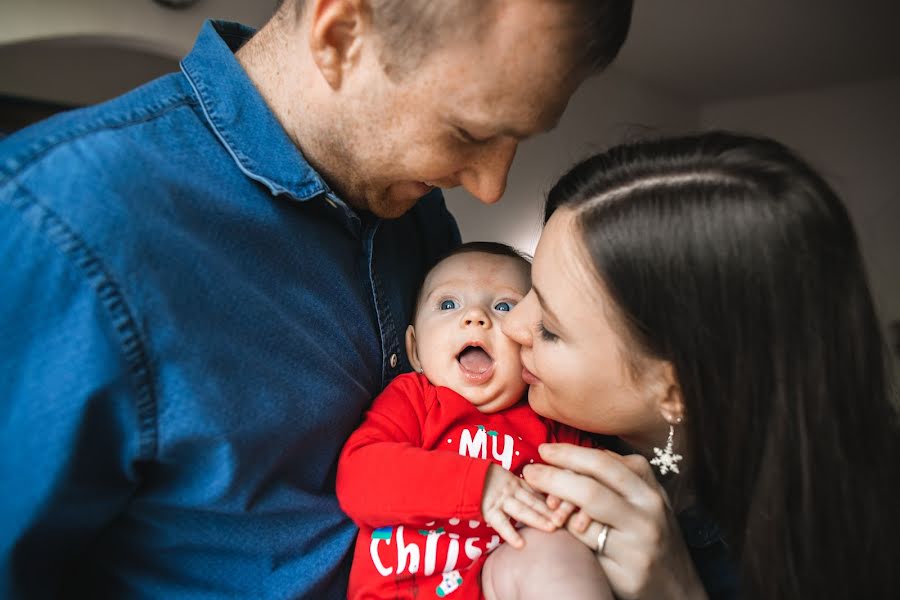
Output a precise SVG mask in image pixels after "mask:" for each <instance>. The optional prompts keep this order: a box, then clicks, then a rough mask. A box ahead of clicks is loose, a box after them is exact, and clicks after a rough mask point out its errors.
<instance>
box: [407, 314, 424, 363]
mask: <svg viewBox="0 0 900 600" xmlns="http://www.w3.org/2000/svg"><path fill="white" fill-rule="evenodd" d="M406 357H407V358H408V359H409V364H410V365H412V368H413V369H415V370H416V371H418V372H420V373H421V372H422V363H420V362H419V353H418V352H417V351H416V328H415V327H413V326H412V325H410V326H409V327H407V328H406Z"/></svg>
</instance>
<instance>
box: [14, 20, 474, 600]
mask: <svg viewBox="0 0 900 600" xmlns="http://www.w3.org/2000/svg"><path fill="white" fill-rule="evenodd" d="M251 34H252V31H251V30H249V29H247V28H245V27H242V26H240V25H237V24H228V23H207V24H206V25H204V27H203V29H202V31H201V33H200V36H199V38H198V40H197V43H196V46H195V47H194V49H193V51H192V52H191V53H190V54H189V55H188V56H187V57H186V58H185V59H184V61H183V62H182V65H181V67H182V72H181V73H175V74H171V75H168V76H165V77H163V78H161V79H159V80H156V81H154V82H151V83H149V84H147V85H145V86H143V87H141V88H139V89H137V90H134V91H133V92H130V93H128V94H126V95H125V96H122V97H120V98H117V99H115V100H112V101H110V102H108V103H105V104H103V105H100V106H96V107H91V108H87V109H83V110H78V111H75V112H71V113H67V114H63V115H59V116H57V117H55V118H53V119H50V120H48V121H45V122H43V123H40V124H37V125H35V126H33V127H31V128H29V129H26V130H24V131H21V132H18V133H16V134H13V135H11V136H10V137H8V138H6V139H4V140H3V141H2V142H0V232H2V233H0V281H2V286H0V287H2V293H0V361H2V363H0V394H2V403H0V484H2V492H0V597H4V598H7V597H23V596H27V597H41V596H46V595H53V594H61V595H64V596H72V597H103V596H113V597H148V598H149V597H156V598H224V597H240V598H263V597H265V598H297V597H309V598H340V597H343V596H344V595H345V585H346V572H347V566H348V564H347V563H348V560H349V549H350V548H351V545H352V544H353V541H354V536H355V534H356V529H355V527H354V526H353V524H352V523H351V522H350V520H349V519H348V518H347V517H346V516H345V515H344V514H343V513H342V512H341V511H340V509H339V508H338V504H337V502H336V500H335V496H334V475H335V462H336V459H337V456H338V452H339V451H340V449H341V445H342V444H343V442H344V440H345V439H346V438H347V436H348V435H349V433H350V432H351V431H352V430H353V429H354V428H355V427H356V426H357V424H358V423H359V420H360V417H361V414H362V412H363V411H364V409H366V407H367V406H368V404H369V402H370V401H371V399H372V398H373V396H375V395H376V394H377V393H378V392H379V391H380V390H381V389H382V388H383V387H384V386H385V385H386V384H387V383H388V382H389V381H390V380H391V378H393V377H394V376H395V375H397V374H398V373H401V372H403V371H405V370H408V369H409V365H408V362H407V359H406V357H405V356H404V352H403V335H404V331H405V326H406V323H407V321H408V318H409V314H410V309H411V305H412V301H413V298H412V294H413V292H414V289H415V286H416V284H417V283H418V281H419V280H420V279H421V277H422V276H423V275H424V271H425V268H426V266H427V265H428V264H429V263H430V262H431V261H433V260H434V259H435V258H436V257H437V255H439V254H442V253H443V252H445V251H446V250H448V249H449V248H451V247H452V246H454V245H455V244H458V243H459V232H458V230H457V228H456V224H455V222H454V220H453V218H452V217H451V216H450V214H449V213H448V212H447V210H446V208H445V206H444V202H443V199H442V197H441V195H440V193H439V192H435V193H432V194H429V195H428V196H426V197H425V198H423V199H422V200H421V201H420V202H419V203H418V204H417V205H416V207H415V208H414V209H413V210H411V211H410V212H409V213H408V214H406V215H405V216H403V217H402V218H399V219H395V220H391V221H382V220H379V219H376V218H374V217H372V216H371V215H369V214H366V213H357V212H355V211H353V210H351V209H350V208H348V207H347V205H346V204H345V203H344V202H343V201H342V200H341V199H340V198H339V197H337V196H336V195H335V193H334V192H332V191H331V190H330V189H329V188H328V186H327V184H326V183H325V182H324V181H323V180H322V179H321V178H320V177H319V176H318V175H317V174H316V172H315V171H313V170H312V168H311V167H310V166H309V165H308V164H307V162H306V161H305V160H304V159H303V156H302V155H301V154H300V152H298V150H297V148H296V147H295V146H294V145H293V144H292V143H291V141H290V140H289V138H288V137H287V135H286V134H285V132H284V130H283V129H282V128H281V126H280V125H279V123H278V121H277V120H276V119H275V117H274V116H273V114H272V113H271V112H270V111H269V109H268V107H267V106H266V104H265V103H264V101H263V99H262V97H261V96H260V95H259V94H258V92H257V91H256V89H255V88H254V87H253V85H252V83H251V82H250V80H249V79H248V78H247V76H246V75H245V73H244V71H243V70H242V69H241V67H240V65H239V63H238V62H237V61H236V60H235V58H234V55H233V52H234V51H235V50H236V49H237V48H238V47H240V45H241V44H242V43H244V42H245V41H246V40H247V39H248V38H249V36H250V35H251Z"/></svg>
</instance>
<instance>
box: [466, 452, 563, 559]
mask: <svg viewBox="0 0 900 600" xmlns="http://www.w3.org/2000/svg"><path fill="white" fill-rule="evenodd" d="M481 514H482V515H483V516H484V520H485V522H486V523H488V524H489V525H490V526H491V527H493V528H494V531H496V532H497V534H498V535H500V537H502V538H503V539H504V540H506V541H507V542H508V543H509V544H510V545H511V546H513V547H514V548H522V547H523V546H524V545H525V541H524V540H523V539H522V536H520V535H519V533H518V532H517V531H516V528H515V527H514V526H513V524H512V523H510V522H509V519H510V518H512V519H515V520H516V521H519V522H521V523H524V524H525V525H529V526H531V527H535V528H537V529H542V530H544V531H548V532H549V531H554V530H555V529H556V527H557V526H556V525H555V524H554V514H553V511H552V510H551V509H550V507H549V506H547V502H546V501H545V500H544V496H543V495H542V494H541V493H539V492H536V491H535V490H534V489H533V488H532V487H531V486H529V485H528V484H527V483H525V481H524V480H523V479H522V478H520V477H516V476H515V475H513V474H512V473H510V472H509V471H507V470H506V469H504V468H503V467H501V466H499V465H494V464H492V465H491V466H490V467H489V468H488V472H487V476H486V477H485V480H484V494H483V495H482V497H481ZM557 518H558V517H557Z"/></svg>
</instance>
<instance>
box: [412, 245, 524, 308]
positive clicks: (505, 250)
mask: <svg viewBox="0 0 900 600" xmlns="http://www.w3.org/2000/svg"><path fill="white" fill-rule="evenodd" d="M474 252H480V253H482V254H494V255H496V256H507V257H509V258H513V259H516V260H520V261H522V263H523V264H524V265H526V266H527V267H528V268H529V270H530V269H531V256H530V255H529V254H526V253H524V252H522V251H521V250H517V249H516V248H513V247H512V246H510V245H509V244H504V243H501V242H466V243H465V244H462V245H460V246H457V247H456V248H454V249H453V250H450V251H449V252H446V253H444V254H443V255H442V256H440V257H439V258H438V259H437V260H436V261H434V263H433V264H432V265H431V266H430V267H428V270H427V271H426V272H425V276H424V277H422V281H420V282H419V287H418V288H416V292H415V294H414V295H413V297H412V300H413V301H412V314H411V315H410V317H409V322H410V323H415V321H416V313H417V312H418V310H419V296H421V295H422V286H424V285H425V280H426V279H428V276H429V275H430V274H431V272H432V271H434V270H435V269H436V268H437V266H438V265H439V264H441V263H442V262H444V261H445V260H447V259H448V258H452V257H454V256H457V255H459V254H470V253H474Z"/></svg>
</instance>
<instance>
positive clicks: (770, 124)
mask: <svg viewBox="0 0 900 600" xmlns="http://www.w3.org/2000/svg"><path fill="white" fill-rule="evenodd" d="M700 122H701V124H702V125H703V126H704V127H707V128H709V127H724V128H731V129H740V130H743V131H747V132H751V133H759V134H763V135H768V136H770V137H774V138H776V139H778V140H780V141H781V142H784V143H785V144H787V145H788V146H791V147H792V148H794V149H795V150H796V151H797V152H799V153H800V154H801V155H802V156H804V157H805V158H806V159H807V160H809V161H810V162H811V163H812V164H813V166H814V167H815V168H817V169H818V170H819V171H820V172H821V173H822V174H823V175H824V176H825V178H826V179H827V180H828V181H829V183H831V184H832V186H833V187H834V188H835V189H836V190H837V192H838V194H839V195H840V196H841V197H842V198H843V199H844V202H845V203H846V204H847V208H848V210H849V212H850V214H851V218H852V219H853V222H854V225H855V227H856V231H857V234H858V236H859V238H860V243H861V246H862V252H863V256H864V258H865V261H866V266H867V269H868V272H869V279H870V281H871V284H872V292H873V294H874V296H875V301H876V303H877V304H878V308H879V312H880V316H881V320H882V322H883V323H884V324H885V325H887V323H888V322H889V321H892V320H898V319H900V79H892V80H886V81H876V82H870V83H866V84H860V85H852V86H844V87H835V88H826V89H817V90H810V91H806V92H802V93H794V94H785V95H779V96H766V97H760V98H752V99H745V100H738V101H733V102H727V103H719V104H711V105H707V106H704V107H703V108H702V110H701V113H700ZM895 364H897V365H898V373H900V361H897V362H895Z"/></svg>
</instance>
